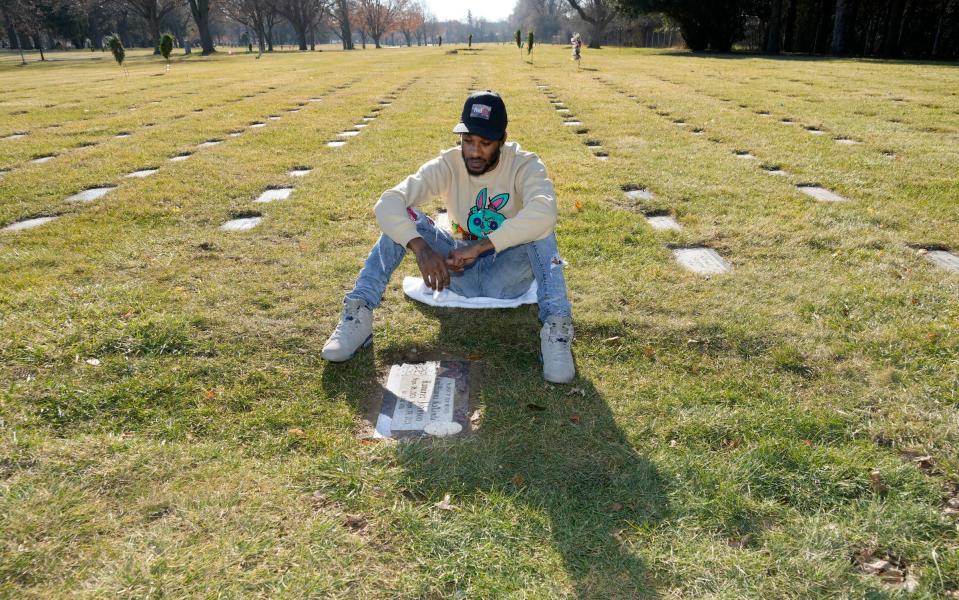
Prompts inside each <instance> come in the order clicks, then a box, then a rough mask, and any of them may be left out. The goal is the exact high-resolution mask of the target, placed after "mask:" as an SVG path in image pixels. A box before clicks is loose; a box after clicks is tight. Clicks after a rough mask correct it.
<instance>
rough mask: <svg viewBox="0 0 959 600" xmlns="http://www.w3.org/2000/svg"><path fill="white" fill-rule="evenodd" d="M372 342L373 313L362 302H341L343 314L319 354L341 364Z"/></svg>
mask: <svg viewBox="0 0 959 600" xmlns="http://www.w3.org/2000/svg"><path fill="white" fill-rule="evenodd" d="M372 342H373V311H371V310H370V309H369V308H367V307H366V302H364V301H363V300H346V301H345V302H343V314H342V316H341V317H340V322H339V324H338V325H337V326H336V329H335V330H334V331H333V334H332V335H330V339H328V340H326V344H325V345H324V346H323V352H321V353H320V356H322V357H323V358H324V359H325V360H328V361H330V362H343V361H346V360H350V359H351V358H353V355H354V354H356V351H357V350H359V349H360V348H365V347H366V346H369V345H370V344H371V343H372Z"/></svg>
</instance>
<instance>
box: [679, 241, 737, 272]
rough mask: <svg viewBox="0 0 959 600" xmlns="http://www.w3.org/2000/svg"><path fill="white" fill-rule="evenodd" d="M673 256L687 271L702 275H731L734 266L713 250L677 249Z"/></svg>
mask: <svg viewBox="0 0 959 600" xmlns="http://www.w3.org/2000/svg"><path fill="white" fill-rule="evenodd" d="M673 256H675V257H676V260H677V261H678V262H679V264H681V265H682V266H683V267H685V268H686V269H688V270H690V271H692V272H693V273H699V274H702V275H718V274H721V273H729V272H730V271H732V270H733V268H732V266H730V264H729V263H728V262H726V261H725V260H724V259H723V257H722V256H720V255H719V253H718V252H716V251H715V250H713V249H712V248H676V249H675V250H673Z"/></svg>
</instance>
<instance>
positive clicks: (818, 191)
mask: <svg viewBox="0 0 959 600" xmlns="http://www.w3.org/2000/svg"><path fill="white" fill-rule="evenodd" d="M796 187H797V188H798V189H799V191H800V192H802V193H804V194H806V195H807V196H811V197H812V198H815V199H816V200H819V201H820V202H846V200H847V199H846V198H843V197H842V196H840V195H839V194H837V193H835V192H833V191H831V190H827V189H826V188H824V187H820V186H817V185H798V186H796Z"/></svg>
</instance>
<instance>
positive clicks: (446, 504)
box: [433, 494, 456, 510]
mask: <svg viewBox="0 0 959 600" xmlns="http://www.w3.org/2000/svg"><path fill="white" fill-rule="evenodd" d="M433 506H435V507H436V508H438V509H440V510H456V507H455V506H453V505H452V504H451V503H450V495H449V494H446V495H445V496H443V499H442V500H440V501H439V502H437V503H436V504H434V505H433Z"/></svg>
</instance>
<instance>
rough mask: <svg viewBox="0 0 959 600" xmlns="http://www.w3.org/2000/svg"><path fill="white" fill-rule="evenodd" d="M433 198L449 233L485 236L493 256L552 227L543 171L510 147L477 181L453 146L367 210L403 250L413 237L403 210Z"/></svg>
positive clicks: (552, 206)
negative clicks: (446, 215) (439, 201)
mask: <svg viewBox="0 0 959 600" xmlns="http://www.w3.org/2000/svg"><path fill="white" fill-rule="evenodd" d="M434 198H442V199H443V200H444V201H445V203H446V210H448V211H449V215H450V221H451V224H452V227H453V230H454V232H457V230H459V232H460V233H462V234H464V235H465V236H466V237H469V238H470V239H472V237H470V236H475V237H476V238H479V239H482V238H484V237H488V238H489V240H490V242H492V244H493V247H494V248H495V249H496V251H497V252H502V251H503V250H506V249H507V248H511V247H513V246H517V245H519V244H525V243H527V242H532V241H534V240H539V239H542V238H544V237H546V236H547V235H549V234H550V233H552V231H553V228H554V227H555V226H556V217H557V209H556V192H555V191H554V190H553V182H551V181H550V180H549V178H548V177H547V175H546V166H545V165H543V161H541V160H540V159H539V157H538V156H536V154H534V153H532V152H526V151H524V150H522V149H521V148H520V147H519V144H517V143H515V142H507V143H505V144H503V148H502V150H501V151H500V157H499V163H498V164H497V165H496V168H495V169H493V170H492V171H489V172H487V173H484V174H483V175H480V176H473V175H470V174H469V172H468V171H467V170H466V165H465V164H463V156H462V153H461V150H460V147H459V146H456V147H454V148H450V149H449V150H444V151H443V152H442V153H441V154H440V155H439V156H438V157H437V158H434V159H433V160H431V161H429V162H428V163H426V164H424V165H423V166H422V167H420V169H419V170H418V171H417V172H416V173H415V174H413V175H410V176H409V177H407V178H406V179H404V180H403V181H402V182H400V183H399V184H398V185H397V186H396V187H394V188H392V189H390V190H387V191H386V192H384V193H383V195H382V196H380V200H379V202H377V203H376V207H375V208H374V209H373V210H374V212H375V213H376V220H377V221H378V222H379V224H380V228H381V229H382V230H383V232H384V233H385V234H386V235H388V236H389V237H390V238H391V239H392V240H393V241H394V242H396V243H397V244H400V245H402V246H406V244H407V243H408V242H409V241H410V240H412V239H413V238H415V237H419V234H418V233H417V232H416V225H415V224H414V223H413V222H412V221H411V220H410V215H409V214H408V213H407V209H408V208H410V207H413V206H417V205H420V204H423V203H425V202H427V201H429V200H432V199H434Z"/></svg>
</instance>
